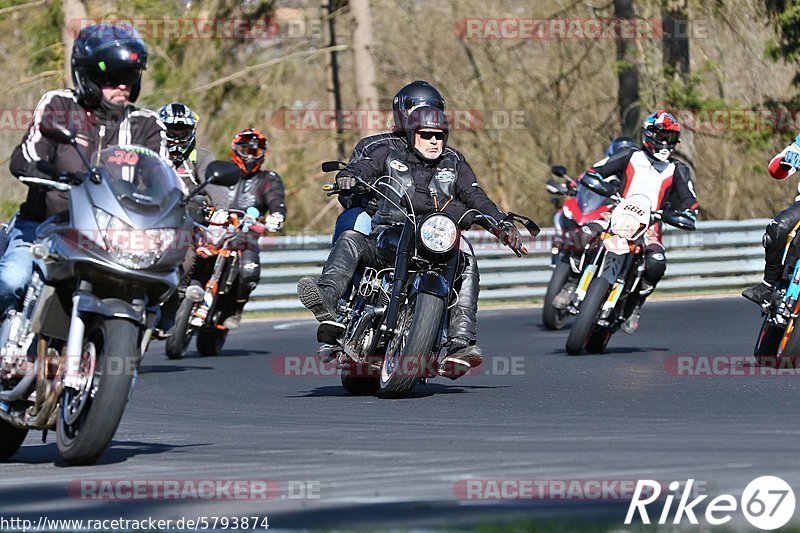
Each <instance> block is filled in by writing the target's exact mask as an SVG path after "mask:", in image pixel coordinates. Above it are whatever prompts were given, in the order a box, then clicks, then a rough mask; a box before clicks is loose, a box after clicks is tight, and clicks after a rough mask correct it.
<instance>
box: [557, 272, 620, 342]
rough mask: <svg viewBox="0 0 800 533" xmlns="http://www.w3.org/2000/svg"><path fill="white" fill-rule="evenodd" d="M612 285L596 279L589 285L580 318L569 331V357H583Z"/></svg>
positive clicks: (601, 279) (602, 279)
mask: <svg viewBox="0 0 800 533" xmlns="http://www.w3.org/2000/svg"><path fill="white" fill-rule="evenodd" d="M609 290H611V284H610V283H609V282H608V281H607V280H605V279H604V278H595V279H593V280H592V282H591V283H590V284H589V289H588V290H587V291H586V298H584V299H583V302H582V303H581V308H580V311H579V312H578V316H577V317H575V322H573V324H572V328H570V330H569V336H568V337H567V353H568V354H569V355H581V354H582V353H583V350H584V348H586V345H587V343H588V341H589V337H590V336H591V335H592V333H593V332H594V329H595V322H596V321H597V314H598V313H599V312H600V308H601V307H603V303H604V302H605V301H606V298H608V291H609Z"/></svg>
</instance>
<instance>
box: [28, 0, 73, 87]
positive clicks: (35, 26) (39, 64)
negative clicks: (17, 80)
mask: <svg viewBox="0 0 800 533" xmlns="http://www.w3.org/2000/svg"><path fill="white" fill-rule="evenodd" d="M62 24H63V15H62V13H61V2H60V0H54V1H53V2H48V4H47V5H46V7H45V8H44V9H42V10H37V11H36V12H35V13H34V14H33V16H32V17H31V21H30V22H29V23H28V24H26V28H25V34H26V35H28V36H29V39H28V40H27V43H26V46H27V47H28V48H29V49H30V50H31V52H30V55H28V70H29V72H30V73H31V74H38V73H40V72H46V71H48V70H59V69H61V68H63V67H62V66H63V64H64V46H63V45H62V42H61V26H62Z"/></svg>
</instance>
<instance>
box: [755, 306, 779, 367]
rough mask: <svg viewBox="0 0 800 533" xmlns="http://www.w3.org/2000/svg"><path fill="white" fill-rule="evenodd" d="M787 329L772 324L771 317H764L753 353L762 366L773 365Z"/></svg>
mask: <svg viewBox="0 0 800 533" xmlns="http://www.w3.org/2000/svg"><path fill="white" fill-rule="evenodd" d="M785 331H786V330H785V328H778V327H776V326H775V325H773V324H770V322H769V317H765V318H764V322H763V323H762V324H761V330H760V331H759V332H758V338H757V339H756V346H755V348H754V349H753V355H754V356H755V357H756V362H757V363H758V364H759V365H760V366H772V365H771V363H773V362H775V360H776V359H777V355H778V349H779V348H780V344H781V340H782V339H783V334H784V332H785Z"/></svg>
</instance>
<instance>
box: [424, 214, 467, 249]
mask: <svg viewBox="0 0 800 533" xmlns="http://www.w3.org/2000/svg"><path fill="white" fill-rule="evenodd" d="M419 238H420V242H422V245H423V246H424V247H425V248H427V249H428V250H430V251H431V252H433V253H437V254H441V253H445V252H449V251H450V250H452V249H453V248H454V247H455V246H456V243H457V240H458V227H457V226H456V223H455V222H453V219H451V218H450V217H448V216H446V215H433V216H430V217H428V218H426V219H425V220H424V221H423V222H422V224H421V225H420V227H419Z"/></svg>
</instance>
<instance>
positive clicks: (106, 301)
mask: <svg viewBox="0 0 800 533" xmlns="http://www.w3.org/2000/svg"><path fill="white" fill-rule="evenodd" d="M77 296H78V301H77V309H78V312H79V313H89V314H93V315H100V316H104V317H106V318H126V319H128V320H130V321H132V322H136V323H137V324H139V325H140V326H142V327H144V326H145V325H146V323H147V322H146V316H145V310H144V309H142V310H138V309H136V308H135V307H134V306H132V305H131V304H129V303H128V302H126V301H125V300H120V299H118V298H103V299H102V300H101V299H100V298H98V297H96V296H95V295H93V294H89V293H85V292H82V293H79V294H78V295H77Z"/></svg>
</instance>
